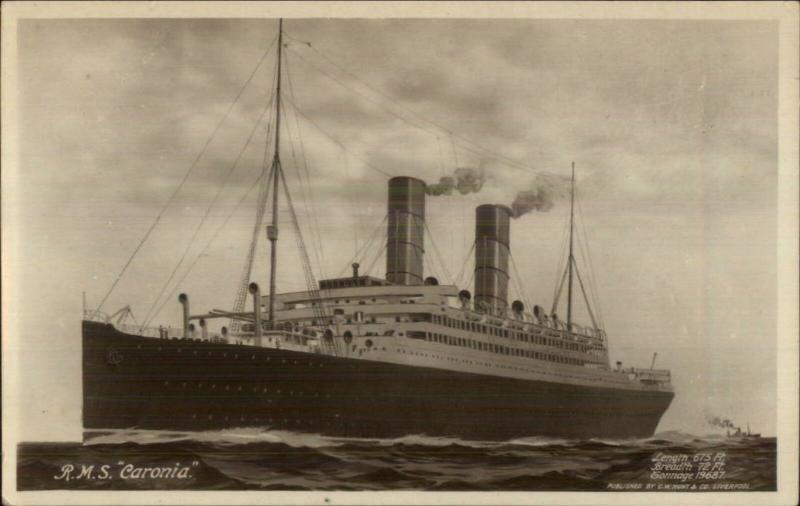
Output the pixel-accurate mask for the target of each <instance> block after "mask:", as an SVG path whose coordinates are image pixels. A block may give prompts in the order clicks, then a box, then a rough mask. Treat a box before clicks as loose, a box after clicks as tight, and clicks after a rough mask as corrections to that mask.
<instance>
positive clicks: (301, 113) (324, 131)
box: [283, 97, 394, 177]
mask: <svg viewBox="0 0 800 506" xmlns="http://www.w3.org/2000/svg"><path fill="white" fill-rule="evenodd" d="M283 98H284V100H285V101H287V102H289V103H290V104H291V106H292V107H293V108H294V110H295V111H297V113H299V114H300V116H302V117H303V119H305V120H306V121H308V122H309V123H310V124H311V125H312V126H313V127H314V128H316V129H317V131H319V132H320V133H321V134H322V135H324V136H325V137H327V138H328V139H330V140H331V141H332V142H333V143H334V144H336V145H337V146H339V148H340V149H342V151H344V152H345V153H348V154H350V156H352V157H354V158H356V159H358V160H359V161H360V162H361V163H363V164H364V165H365V166H366V167H367V168H369V169H371V170H373V171H375V172H378V173H380V174H382V175H384V176H386V177H394V174H390V173H388V172H386V171H385V170H381V169H379V168H377V167H375V166H374V165H372V164H371V163H369V162H368V161H367V160H365V159H364V158H363V157H362V156H360V155H357V154H356V153H353V152H352V151H350V150H349V149H347V147H346V146H345V145H344V144H342V142H341V141H340V140H338V139H337V138H336V137H334V136H333V135H331V134H330V133H329V132H328V131H327V130H325V129H324V128H322V127H321V126H319V124H318V123H317V122H315V121H314V120H312V119H311V118H310V117H309V116H308V115H307V114H306V113H304V112H303V110H302V109H301V108H299V107H298V106H297V104H296V103H295V102H294V101H292V99H290V98H289V97H283Z"/></svg>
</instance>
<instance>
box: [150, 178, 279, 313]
mask: <svg viewBox="0 0 800 506" xmlns="http://www.w3.org/2000/svg"><path fill="white" fill-rule="evenodd" d="M264 175H265V173H264V172H261V173H259V175H258V177H257V178H256V179H255V181H253V182H252V183H251V184H250V187H249V188H248V189H247V191H246V192H245V193H244V195H242V198H240V199H239V202H238V203H237V204H236V206H234V208H233V210H231V212H230V213H229V214H228V216H227V217H226V218H225V221H223V222H222V225H220V226H219V227H217V230H216V231H215V232H214V235H213V236H211V239H209V240H208V242H207V243H206V245H205V246H204V247H203V249H202V250H201V251H200V254H199V255H197V256H196V257H195V259H194V261H192V263H191V264H190V265H189V268H188V269H186V271H184V273H183V276H181V278H180V279H179V280H178V282H177V283H176V284H175V286H174V287H173V288H172V292H171V293H170V296H169V297H167V298H166V299H164V300H163V301H162V302H161V305H160V306H159V308H158V311H156V312H155V314H153V319H155V318H156V317H158V315H159V314H160V313H161V310H162V309H164V306H165V305H166V303H167V301H168V300H169V299H170V298H172V296H173V295H174V294H175V291H176V290H177V289H178V287H179V286H181V284H182V283H183V281H184V280H185V279H186V278H187V277H188V276H189V273H190V272H192V269H193V268H194V266H195V265H196V264H197V262H198V261H199V260H200V259H201V258H202V257H203V255H204V254H206V253H207V252H208V249H209V248H210V247H211V244H213V243H214V241H215V240H216V239H217V237H218V236H219V234H220V232H222V231H223V230H224V229H225V227H226V226H227V225H228V222H229V221H230V220H231V218H232V217H233V215H234V214H236V211H238V210H239V208H240V207H241V206H242V204H243V203H244V201H245V200H247V197H248V196H249V195H250V193H251V192H252V191H253V188H255V187H256V186H257V185H258V183H260V182H261V180H262V179H263V178H264Z"/></svg>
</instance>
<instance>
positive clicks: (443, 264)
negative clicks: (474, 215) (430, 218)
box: [422, 221, 455, 284]
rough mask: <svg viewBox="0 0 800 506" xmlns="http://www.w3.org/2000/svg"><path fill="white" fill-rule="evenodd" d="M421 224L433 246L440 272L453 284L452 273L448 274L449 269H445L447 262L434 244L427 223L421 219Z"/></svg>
mask: <svg viewBox="0 0 800 506" xmlns="http://www.w3.org/2000/svg"><path fill="white" fill-rule="evenodd" d="M422 223H423V225H424V226H425V231H426V232H427V233H428V239H429V240H430V243H431V246H432V247H433V253H434V259H435V260H437V261H438V262H439V264H440V266H441V268H442V273H443V274H444V275H445V276H447V280H448V281H449V282H450V284H453V282H454V281H455V280H454V278H453V275H452V274H450V271H449V270H448V269H447V264H446V262H445V261H444V256H443V255H442V254H441V252H440V251H439V247H438V246H437V245H436V241H435V240H434V239H433V233H432V232H431V229H430V228H428V223H427V222H425V221H423V222H422Z"/></svg>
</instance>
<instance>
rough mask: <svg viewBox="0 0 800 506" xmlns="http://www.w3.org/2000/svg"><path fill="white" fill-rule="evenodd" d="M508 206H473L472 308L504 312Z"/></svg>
mask: <svg viewBox="0 0 800 506" xmlns="http://www.w3.org/2000/svg"><path fill="white" fill-rule="evenodd" d="M510 221H511V209H509V208H508V207H506V206H501V205H495V204H484V205H482V206H478V207H477V208H475V308H476V309H477V310H479V311H484V312H487V313H491V314H504V313H505V311H506V307H507V306H508V254H509V249H508V248H509V240H510V239H509V236H510Z"/></svg>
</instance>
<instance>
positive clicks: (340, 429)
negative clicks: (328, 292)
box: [83, 322, 673, 440]
mask: <svg viewBox="0 0 800 506" xmlns="http://www.w3.org/2000/svg"><path fill="white" fill-rule="evenodd" d="M672 397H673V393H672V392H664V391H636V390H623V389H609V388H592V387H586V386H575V385H565V384H557V383H545V382H534V381H525V380H519V379H512V378H504V377H497V376H489V375H480V374H469V373H461V372H455V371H447V370H441V369H434V368H425V367H414V366H408V365H399V364H389V363H383V362H374V361H367V360H357V359H349V358H340V357H333V356H328V355H322V354H310V353H301V352H294V351H289V350H280V349H274V348H259V347H251V346H241V345H233V344H224V343H211V342H207V341H193V340H181V339H172V340H169V339H155V338H147V337H141V336H134V335H129V334H124V333H121V332H119V331H117V330H116V329H115V328H114V327H113V326H111V325H107V324H102V323H94V322H84V323H83V425H84V428H85V429H113V428H136V429H163V430H213V429H223V428H233V427H245V426H262V427H269V428H271V429H283V430H292V431H301V432H311V433H320V434H326V435H332V436H345V437H382V438H386V437H399V436H403V435H407V434H427V435H433V436H458V437H462V438H469V439H483V440H507V439H511V438H515V437H524V436H555V437H568V438H591V437H608V438H627V437H647V436H650V435H652V434H653V432H654V431H655V428H656V425H657V424H658V421H659V419H660V418H661V415H662V414H663V413H664V411H665V410H666V409H667V407H668V406H669V404H670V402H671V400H672Z"/></svg>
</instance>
